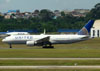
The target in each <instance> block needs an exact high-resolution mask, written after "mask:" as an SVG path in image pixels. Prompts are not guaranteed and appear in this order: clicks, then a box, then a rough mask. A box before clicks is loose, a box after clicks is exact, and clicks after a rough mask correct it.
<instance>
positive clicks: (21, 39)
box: [2, 35, 89, 44]
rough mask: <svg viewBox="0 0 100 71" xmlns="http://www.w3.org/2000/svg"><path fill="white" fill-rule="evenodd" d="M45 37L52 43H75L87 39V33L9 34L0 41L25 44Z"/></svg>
mask: <svg viewBox="0 0 100 71" xmlns="http://www.w3.org/2000/svg"><path fill="white" fill-rule="evenodd" d="M45 37H50V39H49V41H50V42H51V43H52V44H67V43H75V42H79V41H83V40H87V39H89V36H87V35H11V36H8V37H6V38H4V39H3V40H2V41H3V42H5V43H8V44H26V42H27V41H37V40H40V39H42V38H45Z"/></svg>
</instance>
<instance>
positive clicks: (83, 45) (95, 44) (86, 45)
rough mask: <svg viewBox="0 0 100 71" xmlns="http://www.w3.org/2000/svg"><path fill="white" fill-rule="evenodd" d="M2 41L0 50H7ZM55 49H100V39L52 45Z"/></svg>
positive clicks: (20, 46)
mask: <svg viewBox="0 0 100 71" xmlns="http://www.w3.org/2000/svg"><path fill="white" fill-rule="evenodd" d="M1 40H2V39H0V48H9V45H8V44H5V43H2V41H1ZM54 46H55V49H100V38H95V39H94V38H93V39H90V40H87V41H83V42H79V43H73V44H60V45H59V44H58V45H54ZM13 48H30V49H34V48H36V49H37V48H38V49H41V48H42V47H36V46H33V47H29V46H26V45H13Z"/></svg>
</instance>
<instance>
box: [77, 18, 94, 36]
mask: <svg viewBox="0 0 100 71" xmlns="http://www.w3.org/2000/svg"><path fill="white" fill-rule="evenodd" d="M93 24H94V20H90V21H89V22H88V23H87V24H86V25H85V26H84V27H83V28H82V29H81V30H80V31H79V32H78V35H89V33H90V30H91V28H92V26H93Z"/></svg>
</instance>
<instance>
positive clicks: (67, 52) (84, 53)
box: [0, 49, 100, 58]
mask: <svg viewBox="0 0 100 71" xmlns="http://www.w3.org/2000/svg"><path fill="white" fill-rule="evenodd" d="M0 58H100V49H0Z"/></svg>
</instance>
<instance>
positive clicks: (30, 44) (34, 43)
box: [26, 41, 37, 46]
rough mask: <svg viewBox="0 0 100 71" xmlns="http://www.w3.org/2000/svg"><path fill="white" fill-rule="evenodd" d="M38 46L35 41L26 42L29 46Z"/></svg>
mask: <svg viewBox="0 0 100 71" xmlns="http://www.w3.org/2000/svg"><path fill="white" fill-rule="evenodd" d="M36 44H37V42H35V41H27V42H26V45H28V46H35V45H36Z"/></svg>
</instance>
